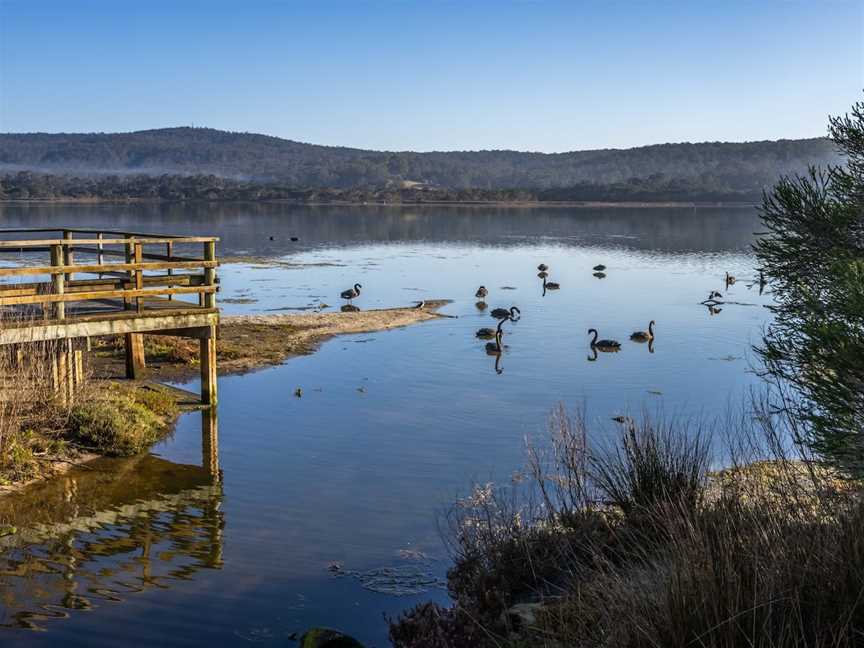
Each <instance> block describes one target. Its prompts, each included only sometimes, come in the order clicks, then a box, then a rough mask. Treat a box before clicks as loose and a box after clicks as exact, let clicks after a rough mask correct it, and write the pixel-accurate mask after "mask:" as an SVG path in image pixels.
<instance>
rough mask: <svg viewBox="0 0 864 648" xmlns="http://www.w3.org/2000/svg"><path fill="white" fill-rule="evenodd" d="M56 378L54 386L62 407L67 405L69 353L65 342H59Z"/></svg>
mask: <svg viewBox="0 0 864 648" xmlns="http://www.w3.org/2000/svg"><path fill="white" fill-rule="evenodd" d="M56 376H57V381H56V382H55V385H56V389H57V395H58V396H59V397H60V402H61V403H62V404H63V405H69V403H70V401H69V393H70V390H69V353H68V352H67V345H66V340H61V341H60V344H59V346H58V349H57V373H56Z"/></svg>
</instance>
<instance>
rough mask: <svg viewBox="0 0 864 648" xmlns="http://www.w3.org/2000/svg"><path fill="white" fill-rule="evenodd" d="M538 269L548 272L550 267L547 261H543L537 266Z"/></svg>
mask: <svg viewBox="0 0 864 648" xmlns="http://www.w3.org/2000/svg"><path fill="white" fill-rule="evenodd" d="M537 269H538V270H539V271H540V272H546V271H547V270H548V269H549V266H547V265H546V264H545V263H541V264H540V265H538V266H537Z"/></svg>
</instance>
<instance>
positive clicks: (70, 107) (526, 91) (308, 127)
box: [0, 0, 864, 152]
mask: <svg viewBox="0 0 864 648" xmlns="http://www.w3.org/2000/svg"><path fill="white" fill-rule="evenodd" d="M862 88H864V1H862V0H858V1H854V2H846V1H842V0H836V1H835V0H825V1H822V2H819V1H816V0H813V1H809V2H804V1H801V2H798V1H787V2H780V1H772V0H762V1H755V0H754V1H753V2H738V1H732V0H730V1H726V2H720V1H716V2H713V1H709V0H694V1H692V2H674V1H671V0H669V1H663V0H657V1H655V2H647V1H645V2H642V1H636V0H633V1H630V2H623V1H621V2H619V1H615V0H607V1H600V0H597V1H592V2H576V1H571V2H553V1H543V0H537V1H532V2H528V1H518V2H517V1H507V0H498V1H497V2H481V1H475V2H471V1H469V0H463V1H453V2H444V1H428V2H419V1H418V2H403V1H397V0H390V1H377V2H373V1H371V0H370V1H363V0H354V1H352V2H337V1H335V0H333V1H328V0H319V1H318V2H276V1H266V0H259V1H251V0H249V1H245V2H243V1H240V0H235V1H231V2H229V1H223V0H200V1H193V0H185V1H184V0H170V1H161V0H147V1H146V2H133V1H132V0H128V1H127V0H113V1H110V2H108V1H101V0H92V1H88V0H74V1H72V0H62V1H56V2H55V1H48V0H45V1H42V0H0V131H2V132H29V131H46V132H58V131H66V132H92V131H105V132H110V131H131V130H141V129H147V128H159V127H164V126H177V125H190V124H193V123H194V124H195V125H196V126H209V127H213V128H220V129H228V130H236V131H250V132H260V133H267V134H270V135H276V136H279V137H285V138H289V139H295V140H300V141H305V142H314V143H320V144H332V145H345V146H355V147H362V148H373V149H387V150H436V149H437V150H453V149H491V148H510V149H518V150H535V151H549V152H551V151H568V150H577V149H588V148H602V147H615V148H619V147H629V146H639V145H644V144H654V143H660V142H680V141H706V140H710V141H714V140H723V141H742V140H755V139H777V138H784V137H788V138H797V137H812V136H816V135H822V134H824V133H825V126H826V118H827V115H829V114H834V113H841V112H845V111H846V110H848V108H849V106H850V105H851V103H852V102H853V101H856V100H858V99H860V98H861V97H862V95H861V92H862Z"/></svg>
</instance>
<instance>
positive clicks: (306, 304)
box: [0, 205, 769, 646]
mask: <svg viewBox="0 0 864 648" xmlns="http://www.w3.org/2000/svg"><path fill="white" fill-rule="evenodd" d="M0 221H2V226H3V227H15V226H29V227H36V226H55V225H59V224H67V225H73V224H77V225H79V226H82V227H83V226H93V227H98V226H111V227H114V228H117V229H130V230H139V231H141V230H143V231H153V232H169V233H187V232H188V233H196V234H215V235H218V236H220V237H222V241H221V243H220V248H221V249H220V255H222V256H223V257H235V258H238V257H240V258H239V259H238V262H235V263H229V264H226V265H224V266H223V267H222V268H221V269H220V277H221V282H222V292H221V293H220V296H219V297H220V299H222V300H223V303H222V306H223V309H224V311H225V312H226V313H259V312H300V311H302V310H306V309H322V308H323V309H325V310H333V309H337V308H338V307H339V305H340V303H341V302H340V301H339V299H338V294H339V292H340V291H341V290H344V289H345V288H348V287H349V286H351V285H352V284H354V283H355V282H359V283H361V284H363V287H364V288H363V294H362V296H361V297H360V298H359V299H358V300H357V301H356V304H357V305H358V306H360V307H361V308H381V307H388V306H396V305H405V304H410V303H412V302H413V301H414V300H420V299H434V298H447V299H452V300H453V303H452V304H450V305H448V306H447V307H446V308H445V309H444V311H443V312H444V313H446V314H448V315H452V316H455V317H453V318H448V319H442V320H436V321H431V322H427V323H423V324H419V325H416V326H412V327H409V328H406V329H400V330H394V331H389V332H385V333H370V334H364V335H349V336H344V337H340V338H336V339H334V340H331V341H329V342H327V343H325V344H324V345H323V346H322V347H321V349H320V350H319V351H318V352H317V353H316V354H314V355H312V356H308V357H301V358H295V359H292V360H289V361H288V362H286V363H285V364H284V365H282V366H279V367H275V368H269V369H265V370H262V371H258V372H254V373H251V374H247V375H243V376H229V377H222V378H220V383H219V388H220V406H219V412H218V415H219V416H218V431H219V433H218V448H219V466H220V468H221V476H222V478H221V482H220V483H216V484H214V483H213V480H212V479H211V478H210V475H209V473H208V471H207V470H206V467H207V465H206V464H207V457H204V458H203V459H202V440H204V441H208V440H210V439H211V437H212V434H213V428H214V422H213V421H212V420H210V419H207V418H205V419H204V420H202V415H201V414H199V413H195V414H188V415H184V416H183V417H182V418H181V420H180V422H179V425H178V427H177V430H176V433H175V434H174V435H173V436H172V438H170V439H169V440H167V441H165V442H163V443H161V444H159V445H158V446H156V447H155V448H154V449H153V453H152V455H151V456H146V457H137V458H135V459H133V460H131V461H130V460H126V461H114V462H103V464H101V465H100V466H98V467H97V469H95V470H90V471H80V472H76V473H74V474H73V475H72V476H70V477H67V478H64V479H62V480H57V482H55V483H52V484H50V485H42V486H39V487H36V488H33V489H31V492H30V493H29V495H28V496H27V497H24V498H17V501H16V502H14V503H13V502H0V518H3V519H4V520H11V521H13V522H14V523H15V524H16V526H17V527H18V528H19V533H18V534H17V536H11V537H7V538H0V542H2V543H3V544H2V546H3V547H5V549H3V550H2V551H3V553H2V554H0V603H2V611H0V624H3V625H5V626H6V628H2V629H0V642H2V643H3V645H19V644H20V645H25V644H26V645H30V644H34V645H36V644H44V645H66V646H84V645H87V646H92V645H100V644H101V645H109V644H114V643H116V641H117V638H118V637H121V636H122V637H124V638H125V639H126V642H125V643H126V644H127V645H142V646H143V645H159V646H185V645H201V644H203V643H209V644H212V645H246V644H250V643H251V644H259V645H262V646H268V645H273V646H276V645H280V646H281V645H286V642H287V638H288V637H289V636H290V635H291V633H293V632H301V631H302V630H303V629H304V628H306V627H308V626H310V625H316V624H324V625H330V626H336V627H339V628H341V629H343V630H345V631H347V632H349V633H352V634H354V635H355V636H357V637H358V638H360V639H362V640H364V641H366V642H368V643H369V644H370V645H377V646H383V645H386V643H387V642H386V625H385V623H384V621H383V619H382V613H384V614H389V615H393V614H396V613H398V612H399V611H400V610H403V609H405V608H407V607H410V606H412V605H414V604H416V603H417V602H419V601H423V600H429V599H434V600H438V601H441V602H444V601H446V591H445V590H444V589H443V588H442V587H441V579H442V578H443V576H444V573H445V571H446V569H447V567H448V562H447V556H446V553H445V551H444V549H443V547H442V543H441V539H440V535H439V532H438V529H437V516H438V514H439V513H440V512H442V511H443V510H444V509H446V507H447V506H448V504H449V503H450V502H452V501H453V499H454V498H455V497H457V496H458V495H460V494H464V493H465V492H466V491H467V490H468V489H469V488H470V485H471V482H472V480H482V481H489V480H493V481H498V482H499V483H500V482H506V481H507V480H509V479H510V476H511V475H512V474H513V472H514V471H516V470H517V469H519V468H520V466H521V464H522V459H523V446H524V437H525V436H526V435H528V436H531V435H538V436H540V435H542V434H543V431H544V428H545V421H546V417H547V414H548V412H549V411H550V409H551V408H553V407H554V406H555V405H556V404H557V403H559V402H563V403H564V404H565V405H567V406H568V407H570V408H572V409H576V408H579V407H584V408H585V410H586V414H587V418H588V420H589V421H590V422H591V423H592V425H593V426H594V429H595V430H596V431H595V434H594V437H595V438H594V439H592V441H593V442H595V443H600V444H602V443H604V442H608V440H609V439H610V438H612V437H613V435H614V434H615V432H616V430H615V424H614V423H612V422H611V421H610V417H611V416H613V415H617V414H622V413H627V412H631V413H632V412H638V411H640V410H641V409H642V408H648V409H650V410H655V409H662V410H663V411H665V412H666V413H669V414H675V415H682V416H689V415H694V416H706V417H711V416H716V415H720V414H721V413H722V412H723V411H725V409H726V408H727V407H728V406H729V404H730V403H732V404H734V403H735V402H736V401H737V400H739V399H741V398H742V397H743V396H744V394H745V392H746V390H747V388H748V387H749V386H751V385H753V384H755V382H756V380H757V379H756V378H755V377H754V376H753V374H752V372H751V371H750V369H751V365H752V363H753V358H752V355H751V352H750V348H751V346H752V345H753V344H754V343H755V342H756V341H757V340H758V337H759V334H760V332H761V329H762V326H763V325H764V324H765V322H766V321H767V317H768V314H767V312H766V309H765V308H763V305H764V304H767V303H768V300H769V297H768V296H767V295H766V296H760V295H759V293H758V288H748V287H747V284H748V283H749V282H747V281H744V280H739V282H738V283H737V284H736V285H735V286H732V287H731V288H730V289H729V291H728V295H727V299H728V300H730V301H734V302H738V303H736V304H728V305H726V306H724V307H723V310H722V312H720V313H719V314H716V315H711V314H710V313H709V312H708V310H707V309H706V308H705V307H704V306H700V305H699V302H700V301H701V300H702V299H704V298H705V297H706V296H707V294H708V292H709V291H710V290H712V289H718V290H720V291H722V292H724V293H726V288H725V286H724V284H723V280H722V279H723V275H724V273H725V272H726V271H728V272H730V273H732V274H734V275H736V276H738V277H739V278H742V277H743V278H750V277H752V276H753V274H754V273H753V262H754V261H753V258H752V257H751V255H750V253H749V245H750V243H751V242H752V240H753V232H754V231H756V230H757V229H758V220H757V217H756V215H755V213H754V211H753V210H749V209H737V210H730V209H700V210H693V209H676V210H667V209H645V210H623V209H604V210H575V209H574V210H570V209H545V210H532V209H486V208H452V207H446V208H431V207H430V208H423V209H418V208H403V209H399V208H392V209H387V208H342V207H340V208H289V207H283V206H276V205H263V206H262V205H254V206H215V207H205V206H196V207H178V206H168V207H165V206H140V205H139V206H56V205H55V206H51V205H48V206H31V207H27V206H5V207H0ZM271 236H272V237H273V239H274V240H270V237H271ZM291 236H297V237H299V239H300V240H299V241H297V242H291V241H290V237H291ZM244 257H260V258H264V259H267V260H268V261H269V262H267V263H262V262H261V261H259V260H251V259H247V258H244ZM273 262H278V263H273ZM541 262H543V263H546V264H547V265H549V266H550V267H551V268H552V272H551V279H552V280H554V281H557V282H559V283H560V284H561V286H562V288H561V290H560V291H558V292H548V293H547V294H546V295H545V296H543V294H542V289H541V282H540V280H539V279H538V278H537V276H536V273H537V270H536V266H537V265H538V264H539V263H541ZM598 263H602V264H604V265H606V266H607V267H608V270H607V271H606V272H607V275H608V276H607V277H606V278H605V279H597V278H595V277H594V276H592V270H591V268H592V267H593V266H594V265H596V264H598ZM480 284H484V285H485V286H486V287H487V288H488V289H489V292H490V295H489V297H488V298H487V300H486V301H487V302H488V305H489V307H490V309H491V308H494V307H497V306H504V307H509V306H511V305H516V306H518V307H519V308H520V309H521V311H522V318H521V320H520V321H519V322H518V323H515V324H510V325H508V326H507V327H506V331H507V336H506V339H505V342H506V344H507V345H508V346H509V349H508V350H507V351H506V352H505V354H504V355H503V356H502V357H501V359H500V362H499V363H498V365H497V366H496V362H495V358H493V357H490V356H487V355H486V353H485V352H484V350H483V343H481V342H480V341H478V340H476V339H475V337H474V331H475V330H476V329H477V328H479V327H481V326H491V325H492V324H494V320H492V318H491V317H490V316H489V315H488V314H487V313H484V312H482V311H479V310H478V309H477V308H476V306H475V301H476V300H475V298H474V291H475V290H476V289H477V287H478V286H479V285H480ZM248 300H254V301H251V302H248ZM244 301H245V302H247V303H238V302H244ZM650 319H655V320H657V328H656V334H657V340H656V343H655V344H654V345H653V353H652V352H650V351H651V350H649V348H648V346H647V345H639V344H635V343H631V342H629V340H628V339H627V338H628V337H629V334H630V332H631V331H633V330H637V329H644V328H646V327H647V325H648V321H649V320H650ZM589 327H595V328H598V329H599V331H600V334H601V336H603V337H615V338H618V339H619V340H621V341H622V343H623V345H624V346H623V349H622V351H621V352H620V353H617V354H600V356H599V357H598V358H597V359H596V360H591V359H589V358H590V355H591V354H590V349H589V346H588V337H587V335H586V330H587V329H588V328H589ZM188 387H189V388H190V389H194V388H195V387H196V385H194V383H192V384H189V385H188ZM297 387H302V389H303V397H302V398H301V399H297V398H295V397H294V396H293V392H294V390H295V389H296V388H297ZM205 446H206V447H205V450H208V451H209V450H210V445H208V444H205ZM205 454H206V453H205ZM208 456H212V455H208ZM202 462H203V463H202ZM202 465H203V466H204V467H203V468H202ZM7 499H8V498H7ZM331 562H339V563H341V564H342V565H343V572H347V574H343V575H339V574H334V573H332V572H331V571H329V570H328V565H329V564H330V563H331ZM394 592H396V593H394ZM412 592H416V593H412ZM397 593H398V595H397ZM289 645H290V643H289Z"/></svg>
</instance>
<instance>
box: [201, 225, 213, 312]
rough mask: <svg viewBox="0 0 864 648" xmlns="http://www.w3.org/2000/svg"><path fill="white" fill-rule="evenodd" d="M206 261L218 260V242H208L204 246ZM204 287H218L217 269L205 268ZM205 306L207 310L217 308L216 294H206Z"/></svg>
mask: <svg viewBox="0 0 864 648" xmlns="http://www.w3.org/2000/svg"><path fill="white" fill-rule="evenodd" d="M204 260H205V261H215V260H216V241H207V242H206V243H205V244H204ZM204 285H205V286H211V287H212V286H215V285H216V268H204ZM203 306H204V307H205V308H216V293H212V292H209V293H204V304H203Z"/></svg>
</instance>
